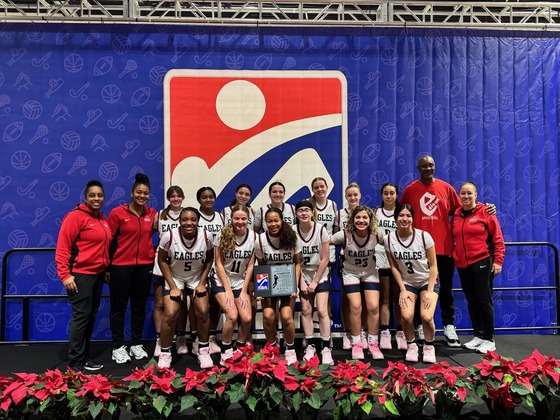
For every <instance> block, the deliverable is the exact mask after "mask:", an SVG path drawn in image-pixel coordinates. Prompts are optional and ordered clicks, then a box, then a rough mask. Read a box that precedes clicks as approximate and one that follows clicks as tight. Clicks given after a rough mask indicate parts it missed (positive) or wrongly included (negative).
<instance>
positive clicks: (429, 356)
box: [422, 345, 436, 363]
mask: <svg viewBox="0 0 560 420" xmlns="http://www.w3.org/2000/svg"><path fill="white" fill-rule="evenodd" d="M422 362H424V363H435V362H436V349H435V348H434V346H430V345H424V347H423V348H422Z"/></svg>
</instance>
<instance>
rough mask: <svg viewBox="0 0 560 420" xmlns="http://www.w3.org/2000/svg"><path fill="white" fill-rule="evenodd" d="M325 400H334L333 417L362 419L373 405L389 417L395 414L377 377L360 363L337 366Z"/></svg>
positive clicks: (343, 363)
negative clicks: (377, 406)
mask: <svg viewBox="0 0 560 420" xmlns="http://www.w3.org/2000/svg"><path fill="white" fill-rule="evenodd" d="M330 377H331V380H330V387H329V390H328V391H327V396H332V397H334V401H335V409H334V410H333V417H334V418H335V419H342V418H345V419H347V418H361V416H362V415H363V414H364V413H365V414H369V413H370V412H371V409H372V408H373V404H374V403H379V404H381V405H382V406H385V407H386V410H387V411H389V412H390V413H392V414H398V413H397V411H396V409H395V407H394V405H393V404H392V402H391V401H390V400H389V399H387V393H386V391H385V389H384V387H382V385H381V383H380V381H379V375H378V374H377V372H376V371H375V369H373V368H372V367H371V365H370V364H369V363H364V362H361V361H359V360H356V361H349V362H340V363H338V364H337V365H336V367H335V368H334V371H333V372H331V375H330Z"/></svg>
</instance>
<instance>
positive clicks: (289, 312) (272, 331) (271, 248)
mask: <svg viewBox="0 0 560 420" xmlns="http://www.w3.org/2000/svg"><path fill="white" fill-rule="evenodd" d="M264 218H265V222H266V225H267V228H268V229H267V231H266V232H264V233H261V234H260V236H259V238H258V242H257V245H256V247H255V256H256V258H257V261H258V262H259V265H265V264H294V265H295V274H296V284H298V285H299V284H300V280H301V241H300V240H299V238H298V236H297V235H296V233H295V232H294V231H293V229H292V227H291V226H290V225H288V224H287V223H285V222H284V221H283V218H282V211H281V210H280V209H277V208H276V207H271V208H269V209H268V210H267V211H266V213H265V215H264ZM296 298H297V293H292V295H291V296H282V297H267V298H263V299H262V302H261V305H262V308H263V324H264V333H265V336H266V340H267V341H268V342H269V343H270V344H272V345H276V344H277V342H276V308H277V307H278V302H280V320H281V322H282V329H283V330H284V339H285V342H286V350H285V352H284V357H285V358H286V361H287V362H288V364H290V365H291V364H293V363H295V362H296V361H297V355H296V350H295V344H294V340H295V327H294V306H295V300H296Z"/></svg>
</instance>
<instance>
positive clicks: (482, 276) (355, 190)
mask: <svg viewBox="0 0 560 420" xmlns="http://www.w3.org/2000/svg"><path fill="white" fill-rule="evenodd" d="M417 169H418V172H419V179H417V180H415V181H413V182H412V183H411V184H410V185H408V186H407V187H406V188H405V189H404V191H403V192H402V195H401V196H400V199H399V191H398V187H397V186H396V185H395V184H393V183H386V184H384V185H383V186H382V187H381V191H380V195H381V200H380V205H379V207H377V208H375V209H373V208H370V207H368V206H366V205H363V204H361V203H360V199H361V193H360V187H359V186H358V185H357V184H356V183H351V184H349V185H348V186H347V187H346V189H345V198H346V201H347V203H346V207H344V208H342V209H340V210H339V209H338V208H337V205H336V203H335V202H334V201H332V200H330V199H329V198H327V197H328V185H327V182H326V180H325V179H323V178H320V177H318V178H315V179H313V180H312V182H311V191H312V196H311V197H310V198H309V199H307V200H302V201H299V202H298V203H296V204H295V205H293V204H288V203H286V202H284V197H285V194H286V191H285V188H284V185H283V184H282V183H281V182H278V181H277V182H273V183H272V184H271V185H270V186H269V188H268V192H269V197H270V204H268V205H266V206H263V207H261V208H259V209H253V208H252V207H251V206H250V204H249V203H250V201H251V195H252V190H251V187H250V186H249V185H248V184H241V185H239V186H238V187H237V188H236V193H235V197H234V198H233V200H232V202H231V204H230V206H227V207H226V208H224V209H222V210H221V211H220V212H218V211H216V210H215V209H214V204H215V201H216V193H215V192H214V190H213V189H212V188H211V187H201V188H200V189H199V190H198V191H197V194H196V199H197V201H198V204H199V206H198V208H195V207H183V201H184V200H185V196H184V193H183V190H182V189H181V188H180V187H179V186H171V187H169V189H168V190H167V193H166V198H167V200H168V202H169V205H168V206H167V207H166V208H165V209H163V210H161V211H159V212H158V211H156V210H155V209H153V208H151V207H149V206H147V202H148V200H149V197H150V181H149V179H148V177H147V176H145V175H144V174H137V175H136V178H135V182H134V184H133V186H132V191H131V201H130V203H128V204H122V205H120V206H117V207H116V208H114V209H112V210H111V212H110V213H109V216H108V217H107V218H105V216H104V215H103V213H102V212H101V207H102V206H103V203H104V199H105V195H104V190H103V185H102V184H101V182H99V181H97V180H92V181H90V182H89V183H88V184H87V186H86V189H85V197H84V198H85V200H84V203H83V204H79V205H78V206H76V208H74V209H73V210H72V211H70V212H69V213H68V214H67V215H66V216H65V217H64V219H63V222H62V225H61V228H60V233H59V237H58V243H57V248H56V255H55V259H56V264H57V269H58V275H59V277H60V278H61V280H62V282H63V285H64V287H65V289H66V291H67V293H68V299H69V302H70V303H71V307H72V316H71V320H70V328H69V348H68V358H69V367H71V368H72V369H74V370H81V371H82V370H86V371H96V370H99V369H101V368H103V365H102V364H101V363H99V362H97V361H95V360H93V359H92V358H91V357H90V352H89V348H90V340H91V335H92V331H93V326H94V323H95V316H96V313H97V311H98V309H99V305H100V301H101V295H102V289H103V285H104V283H108V285H109V291H110V328H111V333H112V340H113V350H112V359H113V360H114V361H115V362H116V363H119V364H121V363H127V362H130V361H131V358H134V359H137V360H140V359H147V358H148V357H149V355H148V353H147V351H146V349H145V348H144V345H143V344H142V332H143V329H144V321H145V317H146V304H147V301H148V298H149V296H150V293H151V292H152V290H153V294H154V312H153V318H154V322H155V331H156V337H157V338H156V345H155V352H154V356H155V357H157V358H158V366H159V367H160V368H169V367H170V366H171V364H172V361H173V360H172V355H173V353H174V352H176V353H177V354H179V355H183V354H187V353H188V352H189V346H187V344H188V342H190V343H189V344H190V351H191V352H192V353H193V354H194V355H196V356H197V358H198V362H199V364H200V367H201V368H202V369H207V368H211V367H212V366H213V365H214V362H213V360H212V357H211V355H212V354H217V353H220V363H221V364H225V361H226V360H227V359H229V358H232V357H233V356H234V354H235V352H236V351H239V350H238V349H240V348H242V347H244V346H245V345H246V344H247V343H250V342H252V330H253V323H254V320H255V314H256V312H257V305H258V304H259V303H260V306H261V309H262V319H263V327H264V333H265V336H266V341H267V342H268V343H270V344H271V345H278V346H279V345H280V341H281V337H283V346H282V348H283V354H284V357H285V358H286V361H287V362H288V363H289V364H292V363H295V362H296V360H298V355H299V356H302V357H303V359H304V360H309V359H310V358H311V357H313V356H314V355H316V354H317V355H320V358H321V361H322V363H325V364H329V365H332V364H334V359H333V355H332V350H333V341H332V339H331V305H330V300H329V291H330V288H331V278H332V275H333V272H334V271H335V270H338V276H339V278H340V279H341V289H342V290H341V292H342V298H341V305H340V307H341V314H340V315H341V319H342V324H343V327H344V330H345V332H344V334H343V339H342V347H343V349H344V350H348V351H350V352H351V357H352V359H364V357H365V354H366V353H369V354H370V355H371V357H372V358H373V359H383V358H384V355H383V351H386V350H391V349H392V347H393V343H392V341H393V338H394V339H395V344H396V347H397V348H398V349H399V350H403V351H406V353H405V360H406V361H408V362H412V363H415V362H418V360H419V353H420V349H421V350H422V351H421V354H422V362H424V363H435V362H436V353H435V348H434V338H435V323H434V312H435V309H436V306H437V303H438V299H439V304H440V310H441V320H442V323H443V332H444V338H445V341H446V344H447V345H448V346H451V347H460V346H461V343H460V341H459V337H458V335H457V333H456V330H455V325H454V324H455V307H454V298H453V290H452V278H453V273H454V269H455V267H456V268H457V271H458V274H459V277H460V281H461V287H462V289H463V292H464V294H465V297H466V300H467V304H468V311H469V315H470V319H471V322H472V328H473V335H474V337H473V338H472V339H471V340H470V341H468V342H467V343H465V344H463V346H464V347H466V348H468V349H471V350H475V351H477V352H479V353H486V352H488V351H495V350H496V345H495V342H494V339H493V334H494V306H493V303H492V288H493V279H494V277H495V276H496V275H498V274H499V273H500V272H501V270H502V265H503V260H504V254H505V245H504V240H503V236H502V232H501V229H500V226H499V223H498V220H497V218H496V216H495V210H496V209H495V206H494V205H492V204H483V203H480V202H478V201H477V189H476V185H475V184H474V183H473V182H472V181H468V182H465V183H464V184H462V185H461V187H460V189H459V192H458V194H457V192H456V191H455V190H454V188H453V187H452V186H451V185H450V184H448V183H446V182H444V181H442V180H440V179H437V178H436V177H435V162H434V160H433V158H432V157H431V156H428V155H425V156H422V157H420V159H419V160H418V164H417ZM155 232H158V233H159V243H158V246H157V249H155V250H154V246H153V241H152V237H153V234H154V233H155ZM278 264H282V265H293V270H292V272H294V273H295V285H296V286H295V288H294V289H293V291H292V293H291V294H290V295H286V296H266V297H263V296H256V294H257V295H258V294H259V293H256V294H255V283H254V280H253V277H254V276H253V271H254V267H255V266H257V265H259V266H261V265H278ZM298 298H299V301H300V303H301V318H300V320H301V327H302V330H303V340H302V342H301V347H300V346H299V345H298V346H297V347H298V348H296V340H295V325H294V308H295V303H296V299H298ZM128 305H130V340H129V341H128V342H127V341H126V339H125V315H126V313H127V307H128ZM393 308H394V314H393V313H392V312H393V310H392V309H393ZM314 311H316V312H317V318H318V323H319V335H318V336H316V335H315V332H314V322H313V312H314ZM220 319H222V320H223V322H222V328H221V334H220V340H219V341H218V340H217V339H216V332H217V331H216V329H217V327H218V325H219V322H220ZM391 320H393V321H391ZM187 325H188V331H187ZM279 325H281V331H282V335H280V334H279V332H278V326H279ZM390 326H393V327H394V328H392V329H390ZM236 330H237V334H236V335H235V331H236ZM392 330H393V331H395V332H394V337H393V335H392ZM234 335H235V337H234ZM419 345H420V347H419Z"/></svg>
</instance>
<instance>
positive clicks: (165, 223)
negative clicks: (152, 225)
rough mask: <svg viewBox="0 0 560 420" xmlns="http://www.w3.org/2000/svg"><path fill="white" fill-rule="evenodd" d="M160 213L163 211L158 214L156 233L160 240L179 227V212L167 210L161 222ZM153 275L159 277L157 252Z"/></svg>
mask: <svg viewBox="0 0 560 420" xmlns="http://www.w3.org/2000/svg"><path fill="white" fill-rule="evenodd" d="M162 212H163V210H160V211H159V213H158V232H159V238H160V240H161V237H162V236H163V234H164V233H165V232H169V231H170V230H171V229H175V228H178V227H179V226H180V223H179V217H180V216H181V210H177V211H174V210H169V212H168V213H167V219H165V220H163V219H162V218H161V213H162ZM153 274H154V275H155V276H161V269H160V268H159V265H158V258H157V252H156V260H155V261H154V271H153Z"/></svg>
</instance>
